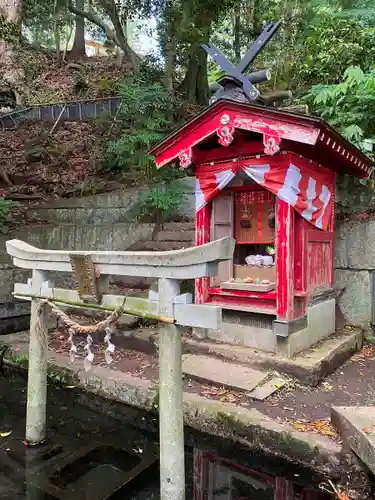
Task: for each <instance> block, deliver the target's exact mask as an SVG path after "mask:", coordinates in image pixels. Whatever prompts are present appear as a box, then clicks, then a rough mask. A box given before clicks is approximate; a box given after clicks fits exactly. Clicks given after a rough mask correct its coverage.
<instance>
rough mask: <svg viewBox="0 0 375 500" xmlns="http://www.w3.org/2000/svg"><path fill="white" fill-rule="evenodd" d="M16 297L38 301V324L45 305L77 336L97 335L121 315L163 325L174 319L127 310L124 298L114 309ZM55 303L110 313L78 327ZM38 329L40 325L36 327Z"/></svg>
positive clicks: (114, 322) (39, 297) (25, 294)
mask: <svg viewBox="0 0 375 500" xmlns="http://www.w3.org/2000/svg"><path fill="white" fill-rule="evenodd" d="M13 295H17V296H19V297H30V298H32V299H39V300H40V301H41V302H40V304H39V308H38V315H37V317H38V321H39V322H40V316H41V312H42V309H43V307H44V306H45V305H49V306H50V308H51V312H52V314H53V315H54V316H56V317H57V318H58V319H60V320H61V321H62V322H63V323H64V324H65V325H66V326H67V327H68V328H73V330H74V331H75V333H77V334H86V335H88V334H92V333H97V332H100V331H103V330H105V328H107V327H110V326H115V325H116V324H117V323H118V321H119V319H120V318H121V316H122V315H123V314H130V315H131V316H136V317H139V318H145V319H150V320H156V321H159V322H160V323H165V324H174V323H175V320H174V318H169V317H166V316H157V315H155V314H149V313H147V312H142V311H137V310H133V309H128V308H126V297H124V301H123V303H122V305H121V306H119V307H117V308H116V309H115V308H114V307H109V306H101V305H98V304H90V303H86V304H81V303H79V302H74V301H70V300H63V299H55V298H53V297H43V296H39V295H33V294H28V293H20V292H18V293H17V294H13ZM55 302H58V303H61V304H64V305H66V306H73V307H77V308H82V309H97V310H100V311H103V312H104V311H108V312H109V311H111V314H110V315H109V316H108V317H107V318H106V319H104V320H102V321H100V322H99V323H97V324H96V325H84V326H83V325H80V324H79V323H76V322H75V321H73V320H72V319H70V318H69V316H68V315H67V314H65V313H64V312H63V311H62V310H61V309H60V308H59V307H57V305H56V304H55ZM38 326H39V327H40V325H38Z"/></svg>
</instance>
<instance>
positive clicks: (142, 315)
mask: <svg viewBox="0 0 375 500" xmlns="http://www.w3.org/2000/svg"><path fill="white" fill-rule="evenodd" d="M13 295H14V296H15V297H28V298H31V299H38V300H45V301H46V302H51V303H52V304H53V303H57V304H64V305H66V306H71V307H78V308H81V309H97V310H99V311H107V312H113V311H116V310H117V309H119V308H118V307H117V306H101V305H100V304H92V303H86V302H85V303H83V302H82V303H81V302H76V301H74V300H65V299H58V298H56V297H47V296H43V295H34V294H32V293H22V292H17V293H13ZM121 309H122V314H129V315H130V316H135V317H137V318H144V319H150V320H155V321H159V323H165V324H170V325H171V324H174V323H175V319H174V318H170V317H168V316H158V315H156V314H151V313H148V312H144V311H139V310H137V309H127V308H126V307H122V308H121Z"/></svg>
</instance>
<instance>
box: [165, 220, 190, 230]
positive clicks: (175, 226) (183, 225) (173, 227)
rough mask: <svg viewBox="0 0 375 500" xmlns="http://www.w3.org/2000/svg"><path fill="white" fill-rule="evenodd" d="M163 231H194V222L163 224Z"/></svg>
mask: <svg viewBox="0 0 375 500" xmlns="http://www.w3.org/2000/svg"><path fill="white" fill-rule="evenodd" d="M161 229H162V230H163V231H195V222H165V223H164V224H163V225H162V227H161Z"/></svg>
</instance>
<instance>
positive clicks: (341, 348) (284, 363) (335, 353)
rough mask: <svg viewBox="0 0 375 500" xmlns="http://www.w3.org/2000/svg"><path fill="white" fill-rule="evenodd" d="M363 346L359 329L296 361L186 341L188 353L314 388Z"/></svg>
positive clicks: (306, 353)
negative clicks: (271, 373)
mask: <svg viewBox="0 0 375 500" xmlns="http://www.w3.org/2000/svg"><path fill="white" fill-rule="evenodd" d="M362 343H363V332H362V330H360V329H356V330H351V331H348V332H346V331H344V332H341V333H337V334H336V335H333V336H331V337H329V338H328V339H326V340H325V341H323V342H321V343H320V344H318V345H316V346H315V347H314V349H310V350H308V351H306V352H305V353H301V354H300V355H298V356H295V357H294V358H293V359H290V358H285V357H282V356H276V355H274V354H268V353H264V352H259V351H254V350H252V349H248V348H246V347H241V346H233V345H230V346H229V345H226V344H216V343H213V342H205V341H203V342H202V341H196V340H192V339H187V340H186V341H185V350H187V351H190V352H195V353H201V354H203V353H204V354H208V355H212V356H218V357H221V358H224V359H227V360H231V361H236V362H238V363H243V364H245V365H250V366H252V367H254V366H258V367H263V368H273V369H276V370H278V371H280V372H283V373H288V374H290V375H293V376H294V377H297V378H299V379H300V380H302V381H303V382H305V383H306V384H309V385H312V386H315V385H318V384H319V382H320V381H321V380H323V379H324V377H326V376H327V375H329V374H330V373H332V372H333V371H334V370H335V369H336V368H338V367H339V366H340V365H341V364H342V363H343V362H344V361H346V360H347V359H348V358H349V357H350V356H351V355H352V354H354V353H355V352H357V351H358V350H359V349H360V348H361V347H362Z"/></svg>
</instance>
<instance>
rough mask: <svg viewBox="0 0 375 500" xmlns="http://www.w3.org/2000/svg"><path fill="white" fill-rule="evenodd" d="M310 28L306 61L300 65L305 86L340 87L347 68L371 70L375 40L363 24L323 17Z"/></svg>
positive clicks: (298, 65) (300, 72)
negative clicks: (322, 83)
mask: <svg viewBox="0 0 375 500" xmlns="http://www.w3.org/2000/svg"><path fill="white" fill-rule="evenodd" d="M321 14H322V15H320V16H319V17H318V18H317V21H316V22H315V23H313V24H312V25H310V27H309V29H308V33H307V38H306V41H305V44H304V50H303V54H304V55H303V58H302V62H301V63H300V64H297V67H296V70H297V72H298V74H299V78H301V79H302V80H304V81H305V82H312V83H318V82H326V83H337V82H338V81H339V79H340V76H341V75H342V73H343V71H344V70H345V68H347V67H349V66H352V65H359V66H361V67H362V68H365V69H368V67H369V66H368V65H369V64H371V61H372V60H373V57H374V54H375V43H374V36H373V33H372V32H371V30H369V29H366V28H365V27H364V26H363V25H362V24H361V23H360V22H358V21H356V20H353V19H340V18H338V17H337V16H335V15H333V14H332V13H329V12H327V13H326V14H324V12H322V13H321Z"/></svg>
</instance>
